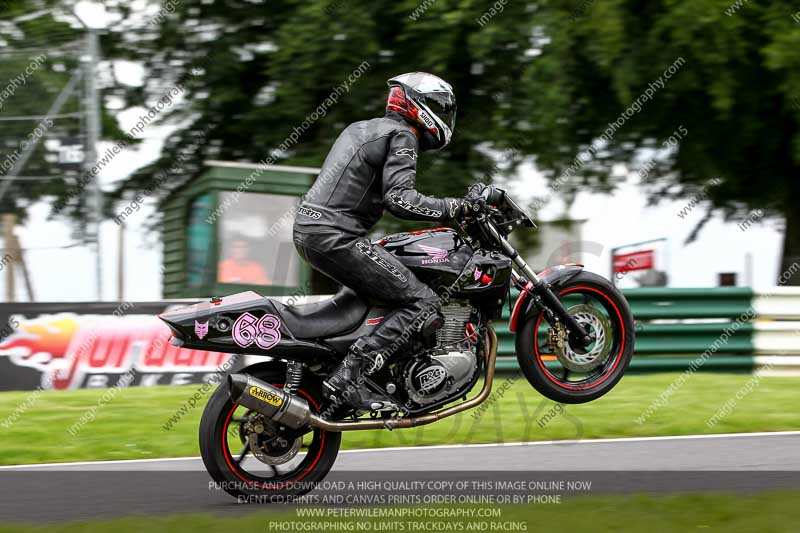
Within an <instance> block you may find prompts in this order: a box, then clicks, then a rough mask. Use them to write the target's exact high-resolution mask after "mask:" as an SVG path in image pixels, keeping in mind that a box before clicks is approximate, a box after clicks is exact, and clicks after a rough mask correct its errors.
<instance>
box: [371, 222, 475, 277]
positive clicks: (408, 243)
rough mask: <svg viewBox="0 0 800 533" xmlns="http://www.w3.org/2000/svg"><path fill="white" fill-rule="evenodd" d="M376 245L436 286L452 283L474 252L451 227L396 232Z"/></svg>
mask: <svg viewBox="0 0 800 533" xmlns="http://www.w3.org/2000/svg"><path fill="white" fill-rule="evenodd" d="M377 244H379V245H381V246H383V247H384V248H385V249H386V250H387V251H388V252H389V253H391V254H392V255H394V256H395V257H396V258H397V259H399V260H400V262H401V263H403V264H404V265H405V266H407V267H408V268H409V269H410V270H411V271H412V272H414V274H415V275H416V276H417V277H418V278H420V279H421V280H422V281H423V282H425V283H427V284H428V285H431V286H433V287H437V286H439V285H447V286H449V285H452V284H453V283H454V282H455V281H456V279H458V276H459V275H460V274H461V273H462V272H463V271H464V269H465V268H466V267H467V265H468V264H469V262H470V260H471V259H472V255H473V253H474V252H473V250H472V248H471V247H470V246H469V245H468V244H467V243H466V242H464V239H462V238H461V236H460V235H459V234H458V233H456V232H455V231H453V230H452V229H450V228H436V229H430V230H421V231H412V232H409V233H396V234H394V235H388V236H386V237H384V238H383V239H381V240H380V241H378V243H377Z"/></svg>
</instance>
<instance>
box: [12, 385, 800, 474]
mask: <svg viewBox="0 0 800 533" xmlns="http://www.w3.org/2000/svg"><path fill="white" fill-rule="evenodd" d="M679 375H680V374H677V373H671V374H650V375H632V376H628V377H626V378H624V379H623V380H622V381H621V382H620V384H619V385H617V387H616V388H615V389H614V390H613V391H612V392H611V393H609V394H608V395H606V396H604V397H603V398H600V399H599V400H596V401H594V402H591V403H588V404H583V405H575V406H568V407H566V413H558V412H557V410H556V409H555V404H554V403H553V402H550V401H545V400H543V399H542V397H541V396H539V395H538V394H537V393H536V392H535V391H534V390H533V389H532V388H531V387H530V386H529V385H528V383H527V382H526V381H524V380H517V381H514V382H513V383H509V384H508V385H504V382H505V380H506V379H508V378H506V377H504V376H498V377H497V378H496V380H495V391H496V393H495V394H497V391H499V390H500V389H501V388H504V387H506V390H505V394H504V396H503V397H502V398H499V399H498V400H497V401H495V402H494V403H492V404H491V406H490V407H489V409H488V410H486V412H485V413H483V415H482V416H480V417H478V418H477V419H476V418H475V416H473V415H474V413H475V411H467V412H465V413H462V414H459V415H456V416H455V417H452V418H449V419H445V420H443V421H440V422H437V423H435V424H433V425H430V426H425V427H421V428H416V429H410V430H396V431H393V432H388V431H368V432H353V433H347V434H345V435H344V438H343V439H342V441H343V442H342V444H343V447H344V448H373V447H389V446H413V445H432V444H447V443H485V442H513V441H529V440H550V439H576V438H599V437H634V436H637V437H638V436H656V435H682V434H695V433H728V432H752V431H781V430H800V417H798V416H797V413H798V412H800V394H798V393H797V386H798V381H797V380H796V379H795V378H780V377H770V378H761V379H760V381H759V382H758V383H757V386H756V387H754V388H753V390H752V392H750V393H749V394H746V395H743V396H742V398H741V399H740V400H737V404H736V406H735V409H733V411H732V412H731V413H730V414H729V415H728V416H726V417H724V418H723V419H722V420H721V421H720V422H719V423H718V424H716V425H714V426H713V427H712V428H708V427H706V421H707V420H708V419H709V418H710V417H712V416H713V415H714V414H715V413H716V412H717V411H718V410H719V409H720V408H721V407H722V406H723V404H724V403H725V402H726V401H728V400H729V399H735V398H736V394H737V392H739V391H742V390H744V389H743V387H744V386H745V385H746V384H747V383H748V382H750V383H751V384H752V383H753V382H752V381H751V380H752V379H753V377H752V376H750V375H747V374H712V373H707V374H703V373H698V374H695V375H693V376H691V377H690V378H689V379H688V380H687V381H685V383H683V385H682V386H681V387H680V388H678V389H677V390H676V391H675V392H674V394H672V396H671V397H670V399H669V403H667V404H666V405H665V406H663V407H661V408H660V409H658V410H656V411H655V412H654V413H653V414H652V416H649V417H648V418H647V420H646V421H645V422H644V423H642V424H639V423H637V421H636V419H637V417H639V416H640V415H642V413H643V412H644V411H645V410H646V409H647V407H648V406H649V405H650V404H651V402H653V401H654V400H655V399H657V398H658V397H659V395H660V394H662V392H664V390H665V389H667V387H669V386H670V384H671V383H673V382H675V380H676V378H678V376H679ZM196 390H197V386H196V385H194V386H192V385H190V386H183V387H154V388H139V387H137V388H130V389H122V390H120V391H119V392H118V394H116V396H114V397H113V398H111V399H110V400H108V401H107V402H106V401H103V395H104V394H105V393H106V391H105V390H77V391H58V392H45V393H41V394H40V395H39V396H38V397H37V398H36V401H34V402H30V401H29V402H28V403H29V404H30V403H32V405H30V407H29V408H28V409H27V410H26V411H25V412H24V413H23V414H22V415H21V416H20V417H19V418H18V419H17V420H16V421H13V422H12V423H10V424H8V427H5V424H4V422H3V421H6V422H9V419H8V418H7V417H9V416H10V415H11V414H12V413H14V411H15V410H16V409H18V407H19V406H20V405H21V404H23V403H24V402H26V399H27V398H29V397H30V393H28V392H13V393H0V435H1V436H2V437H1V438H2V440H0V442H2V444H0V464H23V463H39V462H60V461H86V460H109V459H141V458H156V457H181V456H196V455H198V453H199V452H198V447H197V428H198V425H199V420H200V415H201V413H202V408H203V406H204V402H205V401H206V399H207V397H208V396H206V397H205V398H204V399H203V400H202V401H201V402H200V403H199V405H198V406H197V407H196V408H194V409H192V410H190V411H189V412H188V414H186V415H185V416H184V417H183V418H182V419H181V420H180V421H179V422H178V423H176V424H175V425H174V427H173V428H172V429H171V430H169V431H167V430H165V429H164V427H163V425H164V424H165V423H166V422H167V421H168V420H169V418H170V417H171V416H172V415H173V414H174V413H175V411H176V410H177V409H179V408H180V407H181V406H182V405H184V403H185V402H186V401H187V400H188V398H189V397H190V396H192V394H194V393H195V391H196ZM498 396H499V395H498ZM496 397H497V396H496ZM106 398H108V396H107V397H106ZM98 402H100V403H101V404H102V405H99V404H98ZM92 407H95V408H96V412H95V419H94V420H91V421H89V422H88V423H86V424H85V425H84V426H83V427H82V428H81V429H80V431H78V432H77V433H76V434H75V435H72V434H70V432H69V431H68V429H69V428H70V427H71V426H73V424H75V423H76V422H78V421H79V420H80V419H81V417H82V416H83V415H84V414H85V413H86V412H87V409H90V408H92ZM548 413H550V414H551V415H552V419H551V420H549V422H547V423H544V422H542V420H543V417H545V416H546V415H547V414H548ZM540 422H542V424H541V425H543V426H544V427H540Z"/></svg>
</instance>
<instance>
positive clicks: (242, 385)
mask: <svg viewBox="0 0 800 533" xmlns="http://www.w3.org/2000/svg"><path fill="white" fill-rule="evenodd" d="M228 389H229V394H230V397H231V400H232V401H233V402H234V403H238V404H239V405H242V406H244V407H247V408H248V409H252V410H253V411H256V412H257V413H261V414H262V415H264V416H266V417H268V418H270V419H272V420H274V421H275V422H278V423H280V424H283V425H284V426H288V427H290V428H292V429H298V428H301V427H303V426H305V425H307V424H308V421H309V419H310V417H311V408H310V407H309V406H308V402H306V401H305V400H304V399H302V398H298V397H297V396H292V395H291V394H289V393H288V392H285V391H284V390H283V389H279V388H277V387H273V386H272V385H270V384H269V383H265V382H264V381H261V380H260V379H256V378H254V377H253V376H251V375H249V374H231V375H230V376H228Z"/></svg>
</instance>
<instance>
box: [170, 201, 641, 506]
mask: <svg viewBox="0 0 800 533" xmlns="http://www.w3.org/2000/svg"><path fill="white" fill-rule="evenodd" d="M469 213H470V215H468V216H464V217H462V218H461V220H460V221H459V222H458V223H457V224H456V226H457V228H456V229H455V230H454V229H450V228H435V229H426V230H421V231H412V232H408V233H399V234H395V235H390V236H387V237H384V238H383V239H381V240H379V241H377V242H375V243H373V244H374V245H375V246H382V247H384V248H385V249H386V250H387V251H389V252H390V253H392V254H393V255H394V256H395V257H397V258H398V259H399V260H400V261H401V262H402V263H403V264H405V265H406V266H407V267H408V268H409V269H411V271H413V272H414V274H415V275H417V276H418V277H419V278H420V279H421V280H422V281H423V282H425V283H427V284H428V285H429V286H430V287H432V288H434V290H435V291H436V292H437V294H438V295H439V296H440V301H441V306H440V311H439V312H440V313H441V315H442V316H443V317H444V324H443V325H442V327H440V328H439V329H438V330H436V331H435V333H433V334H429V335H425V334H424V333H423V331H424V329H425V328H423V327H422V325H423V324H422V322H424V321H425V320H426V317H425V316H422V317H420V320H419V323H417V324H414V327H412V328H411V329H412V331H409V332H407V334H408V335H409V338H408V339H400V340H401V341H402V342H403V343H404V345H408V346H409V348H408V349H406V350H405V352H404V353H398V354H396V355H395V356H393V357H392V358H391V359H390V360H389V362H388V363H387V364H385V365H384V366H383V368H381V369H380V370H378V371H377V372H375V373H373V374H371V375H370V376H369V377H367V378H363V383H354V384H352V386H353V387H366V388H367V389H368V390H370V391H371V393H372V395H373V396H374V397H375V398H377V399H378V400H376V401H374V402H373V403H372V404H371V405H370V409H369V410H368V411H367V410H354V408H351V407H349V406H348V405H347V404H345V403H343V402H339V401H337V400H336V399H330V398H324V397H323V395H322V381H323V379H324V378H325V377H326V376H327V375H328V374H330V373H331V372H332V371H333V369H334V368H335V367H336V366H337V365H338V363H339V362H340V361H341V360H342V358H343V357H344V356H345V354H346V353H347V351H348V349H349V347H350V345H351V344H352V343H353V342H354V341H355V340H356V339H358V338H359V337H361V336H362V335H365V334H367V333H369V332H370V330H371V329H372V328H374V327H375V326H377V325H378V324H380V322H381V320H382V318H383V316H385V314H386V313H388V312H390V311H391V309H387V308H385V307H381V305H380V303H379V302H366V301H364V300H362V299H361V298H360V297H359V296H358V295H357V294H356V293H355V292H353V291H352V290H350V289H348V288H346V287H345V288H342V289H341V290H340V291H339V292H338V293H337V294H336V295H334V296H333V297H332V298H330V299H328V300H324V301H321V302H317V303H310V304H303V305H294V306H289V305H285V304H283V303H281V302H279V301H277V300H274V299H270V298H265V297H262V296H260V295H258V294H256V293H255V292H252V291H249V292H244V293H240V294H235V295H232V296H228V297H225V298H212V299H211V300H210V301H207V302H202V303H199V304H196V305H193V306H190V307H186V308H182V309H177V310H173V311H170V312H167V313H164V314H162V315H160V318H161V319H162V320H163V321H164V322H166V324H167V325H168V326H169V327H170V329H171V330H172V334H173V339H172V342H173V343H174V344H176V345H179V346H182V347H185V348H191V349H201V350H210V351H218V352H229V353H234V354H247V355H249V356H263V357H264V360H263V361H261V362H258V363H256V364H253V365H251V366H248V367H246V368H244V369H243V370H240V371H239V372H236V373H233V374H230V375H229V376H227V379H226V380H225V381H224V382H223V383H221V384H220V386H219V387H218V388H217V389H216V391H215V392H214V394H213V395H212V397H211V398H210V399H209V402H208V404H207V406H206V408H205V411H204V412H203V416H202V420H201V422H200V451H201V455H202V458H203V462H204V464H205V466H206V468H207V470H208V472H209V474H210V475H211V477H212V478H213V479H214V481H215V482H217V483H218V484H219V486H220V487H222V488H223V489H224V490H225V491H226V492H228V493H229V494H231V495H233V496H235V497H253V496H257V497H260V498H264V497H269V498H291V497H297V496H300V495H302V494H305V493H307V492H309V491H311V490H312V489H313V488H314V487H315V485H317V484H318V483H319V482H320V481H322V479H323V478H324V477H325V476H326V475H327V474H328V472H329V471H330V469H331V468H332V467H333V464H334V461H335V460H336V456H337V454H338V451H339V445H340V442H341V438H342V433H343V432H345V431H359V430H375V429H387V430H393V429H400V428H413V427H418V426H422V425H426V424H431V423H433V422H436V421H438V420H442V419H444V418H447V417H450V416H453V415H455V414H457V413H461V412H463V411H466V410H468V409H472V408H475V407H477V406H479V405H480V404H481V403H482V402H484V401H485V400H486V399H487V398H488V397H489V395H490V394H491V391H492V383H493V379H494V371H495V362H496V358H497V347H498V341H497V335H496V334H495V332H494V329H493V327H492V321H493V320H496V319H498V318H500V316H501V313H502V310H503V308H504V305H505V303H506V302H507V301H508V302H510V301H511V286H512V285H513V286H514V287H516V288H517V289H518V290H519V296H518V297H517V299H516V302H515V303H514V306H513V309H512V311H511V319H510V323H509V330H510V331H511V332H512V333H514V334H516V346H515V348H516V355H517V359H518V361H519V365H520V368H521V370H522V373H523V374H524V376H525V377H526V378H527V380H528V381H529V382H530V384H531V385H532V386H533V387H534V388H535V389H536V390H537V391H538V392H539V393H541V394H542V395H544V396H546V397H547V398H550V399H552V400H554V401H556V402H561V403H566V404H574V403H583V402H588V401H591V400H594V399H597V398H599V397H601V396H603V395H604V394H606V393H607V392H608V391H610V390H611V389H612V388H613V387H614V386H615V385H616V384H617V382H619V380H620V379H621V378H622V375H623V373H624V372H625V370H626V368H627V367H628V365H629V363H630V360H631V357H632V355H633V348H634V338H635V335H634V329H635V328H634V321H633V316H632V314H631V311H630V307H629V306H628V303H627V302H626V300H625V298H624V296H623V295H622V294H621V293H620V292H619V291H618V290H617V289H616V288H615V287H614V286H613V285H612V284H611V283H610V282H609V281H608V280H606V279H605V278H603V277H601V276H598V275H596V274H593V273H590V272H587V271H585V270H584V268H583V265H580V264H564V265H558V266H553V267H550V268H548V269H547V270H545V271H544V272H541V273H539V274H537V273H536V272H534V271H533V269H532V268H531V267H530V266H529V265H528V264H527V263H526V261H525V260H524V259H523V258H522V257H521V256H520V254H519V253H518V252H517V250H516V249H515V248H514V246H513V245H512V244H511V243H510V242H509V239H508V237H509V235H510V234H511V233H512V231H514V230H515V229H517V228H535V227H536V226H535V224H534V223H533V221H532V220H531V218H530V217H529V216H528V215H527V214H526V213H525V212H524V211H523V210H522V209H520V207H519V206H518V205H517V204H516V203H515V202H514V201H513V200H512V199H511V198H510V197H509V195H508V194H506V192H505V191H503V190H502V189H499V188H496V187H493V186H488V187H485V188H484V190H483V192H482V194H481V196H480V198H476V199H475V200H474V203H473V204H472V205H471V206H470V211H469ZM434 312H436V310H433V309H432V310H431V314H433V313H434ZM424 314H425V313H423V315H424ZM481 378H483V384H482V387H481V389H480V391H479V392H478V393H477V394H476V395H474V396H473V397H472V398H468V396H469V394H470V392H471V391H472V390H473V388H475V386H476V384H477V383H478V382H479V381H480V379H481ZM249 455H252V456H253V458H254V459H250V460H248V461H246V459H247V458H248V456H249ZM245 462H247V463H248V464H247V466H245V465H244V463H245Z"/></svg>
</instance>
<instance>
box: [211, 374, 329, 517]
mask: <svg viewBox="0 0 800 533" xmlns="http://www.w3.org/2000/svg"><path fill="white" fill-rule="evenodd" d="M245 371H246V372H247V373H248V374H250V375H252V376H253V377H256V378H258V379H261V380H264V381H266V382H267V383H270V384H272V385H274V386H276V387H282V386H283V383H284V380H285V377H286V374H285V367H284V366H283V365H282V364H277V363H276V364H267V365H259V366H256V367H251V368H249V369H247V370H245ZM320 391H321V383H320V382H319V380H318V379H317V378H316V377H315V376H313V375H308V374H306V376H304V378H303V383H302V385H301V386H300V388H299V389H298V390H297V391H296V394H297V395H299V396H300V397H302V398H303V399H305V400H306V401H307V402H308V404H309V405H310V406H311V408H312V409H313V410H315V411H316V412H319V405H320V403H321V400H322V398H321V396H320ZM341 438H342V437H341V433H333V432H329V431H323V430H320V429H313V430H311V431H308V432H307V433H305V434H301V433H293V432H292V431H291V430H290V429H289V428H285V427H281V426H280V425H279V424H276V423H275V422H273V421H272V420H269V419H267V418H266V417H264V416H263V415H260V414H259V413H256V412H253V411H250V410H248V409H247V408H246V407H242V406H240V405H238V404H235V403H233V402H232V401H231V399H230V396H229V390H228V382H227V380H225V381H223V383H222V384H221V385H220V386H219V387H218V388H217V390H216V391H215V392H214V394H213V396H212V397H211V399H210V400H209V402H208V405H207V406H206V409H205V411H204V412H203V417H202V420H201V421H200V453H201V455H202V457H203V463H204V464H205V466H206V469H207V470H208V473H209V474H210V475H211V477H212V478H213V479H214V481H216V482H217V483H218V485H219V488H222V489H223V490H224V491H225V492H227V493H228V494H230V495H232V496H236V497H237V498H240V499H242V500H243V501H253V502H261V501H263V502H272V501H275V502H277V501H285V500H287V499H290V498H292V497H297V496H301V495H303V494H305V493H307V492H309V491H311V490H313V488H314V487H315V486H316V485H317V483H319V482H320V481H322V479H323V478H324V477H325V476H326V475H327V474H328V472H329V471H330V469H331V467H333V463H334V461H335V460H336V456H337V454H338V453H339V444H340V442H341Z"/></svg>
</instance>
